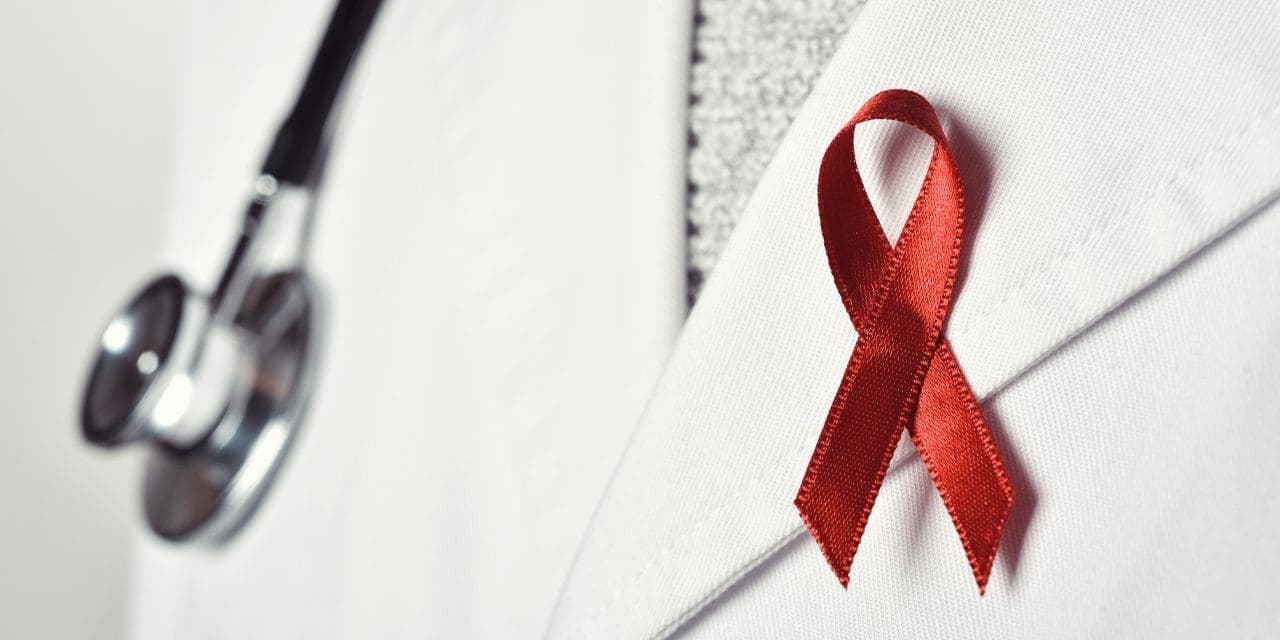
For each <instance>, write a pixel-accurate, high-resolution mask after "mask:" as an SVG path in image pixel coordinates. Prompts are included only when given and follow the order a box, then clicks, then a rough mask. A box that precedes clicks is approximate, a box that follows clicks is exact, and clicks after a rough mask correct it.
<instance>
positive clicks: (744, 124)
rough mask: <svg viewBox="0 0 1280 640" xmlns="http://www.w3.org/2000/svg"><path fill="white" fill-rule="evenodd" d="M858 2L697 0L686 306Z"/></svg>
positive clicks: (690, 112) (821, 0) (833, 48)
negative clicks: (687, 298) (687, 300)
mask: <svg viewBox="0 0 1280 640" xmlns="http://www.w3.org/2000/svg"><path fill="white" fill-rule="evenodd" d="M864 1H865V0H699V2H698V12H697V22H696V24H695V28H694V43H693V66H692V70H691V73H690V86H689V92H690V108H689V129H690V136H689V139H690V142H689V147H690V148H689V209H688V216H689V229H688V234H689V302H690V304H692V303H693V301H694V299H695V298H696V297H697V294H698V289H699V288H700V287H701V285H702V282H703V280H704V279H705V278H706V276H707V275H709V274H710V273H711V270H712V268H714V267H715V264H716V259H717V258H718V257H719V256H720V251H721V249H723V248H724V245H725V242H727V241H728V239H729V234H730V233H731V232H732V231H733V227H734V225H735V224H736V223H737V221H738V217H739V216H740V215H741V214H742V210H743V208H744V207H745V206H746V204H747V200H748V198H750V196H751V192H752V191H753V190H754V189H755V186H756V182H758V181H759V179H760V176H761V174H763V173H764V169H765V166H766V165H768V163H769V160H770V158H772V157H773V153H774V151H775V150H776V149H777V147H778V144H779V143H781V141H782V137H783V135H785V134H786V132H787V128H788V127H789V126H790V125H791V119H792V118H793V117H795V114H796V111H797V110H799V108H800V105H802V104H803V103H804V100H805V98H806V97H808V95H809V91H810V89H812V88H813V83H814V82H815V81H816V80H817V79H818V76H819V75H821V73H822V70H823V69H824V68H825V67H826V65H827V62H828V61H829V60H830V59H831V56H832V55H833V54H834V53H835V50H836V46H837V45H838V44H839V43H840V39H841V38H842V37H843V36H844V33H845V32H846V31H847V30H848V28H849V25H851V24H852V23H853V20H854V17H855V16H856V15H857V13H858V11H859V9H860V8H861V6H862V4H863V2H864Z"/></svg>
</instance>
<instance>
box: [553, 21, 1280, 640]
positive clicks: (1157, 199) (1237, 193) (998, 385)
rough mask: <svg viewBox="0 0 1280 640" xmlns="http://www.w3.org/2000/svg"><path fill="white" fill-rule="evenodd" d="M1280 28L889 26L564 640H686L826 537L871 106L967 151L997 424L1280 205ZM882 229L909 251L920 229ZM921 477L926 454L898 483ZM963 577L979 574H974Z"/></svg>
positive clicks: (764, 252)
mask: <svg viewBox="0 0 1280 640" xmlns="http://www.w3.org/2000/svg"><path fill="white" fill-rule="evenodd" d="M1030 5H1039V6H1030ZM1226 13H1230V12H1226ZM1275 13H1276V12H1275V11H1274V10H1272V9H1268V8H1266V6H1265V5H1263V4H1259V6H1258V8H1257V10H1256V11H1254V12H1250V11H1244V10H1242V11H1240V12H1238V14H1236V15H1250V14H1254V15H1256V16H1257V18H1256V20H1255V21H1254V22H1252V23H1251V24H1237V23H1232V22H1230V20H1231V18H1230V17H1229V16H1223V15H1217V14H1216V13H1215V12H1214V11H1213V8H1212V7H1211V6H1208V5H1206V6H1203V7H1199V6H1197V7H1195V8H1193V9H1187V6H1186V5H1180V4H1178V3H1176V2H1172V1H1170V2H1169V3H1168V6H1167V7H1164V8H1163V9H1161V8H1153V7H1145V11H1139V10H1137V9H1134V8H1123V9H1117V8H1116V6H1115V5H1113V4H1111V3H1108V2H1105V1H1102V0H1099V2H1097V3H1093V2H1084V3H1072V4H1071V5H1064V6H1061V7H1058V6H1057V5H1053V4H1052V3H1047V4H1046V3H1025V5H1024V4H1021V3H1020V4H1018V5H1016V6H1014V5H1013V3H1010V4H1009V5H1004V4H1002V3H986V2H975V3H952V4H948V5H945V6H944V5H935V4H934V3H930V2H889V1H887V0H882V1H880V2H871V3H870V4H869V5H868V6H867V7H866V8H865V9H864V10H863V12H862V14H861V15H860V16H859V17H858V20H857V22H856V23H855V25H854V27H853V29H852V30H851V32H850V33H849V35H848V36H847V38H846V40H845V42H844V43H843V45H842V46H841V47H840V49H839V51H838V52H837V54H836V56H835V57H834V59H833V61H832V62H831V64H830V66H829V68H828V70H827V71H826V72H825V74H824V76H823V77H822V78H821V80H820V81H819V83H818V84H817V86H816V87H815V88H814V90H813V92H812V93H811V95H810V97H809V99H808V101H807V103H806V106H805V107H804V109H803V110H802V111H801V113H800V114H799V116H798V117H797V119H796V120H795V122H794V123H793V126H792V129H791V131H790V132H789V134H788V136H787V138H786V140H785V141H784V143H783V144H782V146H781V148H780V149H779V150H778V152H777V154H776V156H775V158H774V161H773V163H772V164H771V165H770V167H769V169H768V171H767V172H766V175H765V176H764V177H763V179H762V181H761V182H760V184H759V185H758V187H757V190H756V192H755V194H754V196H753V198H752V200H751V203H750V205H749V206H748V208H747V210H746V212H745V214H744V216H743V218H742V221H741V223H740V225H739V227H738V230H737V231H736V232H735V236H734V238H733V240H732V242H731V243H730V246H729V247H728V248H727V249H726V251H725V253H724V255H723V257H722V259H721V261H720V263H719V266H718V267H717V270H716V273H715V274H714V276H713V277H712V278H711V280H710V281H709V282H708V285H707V287H706V289H705V290H704V293H703V297H702V300H701V301H700V302H699V303H698V306H697V307H696V308H695V309H694V311H693V313H692V315H691V316H690V318H689V320H688V322H687V325H686V327H685V330H684V333H683V335H682V336H681V339H680V341H679V344H678V346H677V349H676V351H675V353H674V355H673V357H672V360H671V361H670V364H669V365H668V368H667V370H666V372H665V373H664V375H663V377H662V379H661V381H660V383H659V385H658V388H657V390H656V391H655V393H654V395H653V397H652V399H651V401H650V404H649V406H648V409H647V411H646V413H645V415H644V417H643V418H642V419H641V421H640V423H639V424H638V426H637V428H636V430H635V432H634V434H633V436H632V439H631V442H630V444H629V446H628V449H627V452H626V454H625V455H624V458H623V460H622V462H621V464H620V466H619V467H618V469H617V470H616V473H615V476H614V478H613V480H612V483H611V485H610V487H609V489H608V490H607V491H606V494H605V497H604V499H603V501H602V503H601V504H600V506H599V508H598V511H597V513H596V516H595V518H594V521H593V524H592V527H591V529H590V530H589V532H588V534H587V536H586V538H585V540H584V542H583V544H582V546H581V548H580V550H579V554H578V558H577V561H576V563H575V567H574V569H573V570H572V572H571V573H570V576H569V578H568V580H567V583H566V585H565V588H564V590H563V592H562V594H561V598H560V601H559V605H558V608H557V611H556V613H555V616H554V618H553V622H552V626H551V628H550V633H549V635H550V636H551V637H606V636H607V637H619V638H632V637H653V636H663V635H668V634H670V633H671V632H673V631H674V630H675V629H677V628H678V627H679V626H680V625H681V624H682V623H683V622H685V621H687V620H688V619H689V618H690V617H691V616H693V615H695V614H696V613H697V612H698V611H699V610H700V609H702V607H703V606H705V605H706V604H707V603H708V602H711V601H712V600H714V599H715V598H716V597H717V596H718V595H719V594H721V593H723V592H724V590H725V589H727V588H728V587H729V586H731V585H732V584H733V583H734V582H736V581H737V580H738V579H740V578H741V577H742V576H743V575H744V574H746V573H747V572H748V571H749V570H750V569H752V568H753V567H754V566H756V565H757V564H759V563H760V562H762V561H763V560H764V559H766V558H768V557H769V556H770V555H771V554H772V553H773V552H774V551H775V550H777V549H778V548H779V547H781V546H782V545H783V544H785V543H786V542H787V541H788V540H791V539H793V538H794V537H795V536H797V535H801V534H802V533H803V527H802V525H801V522H800V519H799V517H798V516H797V514H796V511H795V509H794V507H793V506H792V500H793V498H794V497H795V493H796V489H797V487H798V486H799V482H800V479H801V477H802V476H803V474H804V469H805V465H806V463H807V461H808V459H809V455H810V453H811V451H812V449H813V446H814V443H815V441H816V439H817V437H818V434H819V431H820V430H821V428H822V424H823V418H824V417H825V415H826V412H827V409H828V407H829V406H830V403H831V399H832V397H833V394H834V392H835V390H836V387H837V386H838V384H839V381H840V377H841V373H842V371H843V369H844V367H845V364H846V363H847V359H848V356H849V354H850V352H851V350H852V348H853V344H854V341H855V338H856V334H855V333H854V331H853V328H852V326H851V325H850V323H849V319H848V317H847V315H846V314H845V311H844V309H843V308H842V307H841V305H840V301H839V298H838V296H837V294H836V291H835V288H834V286H833V285H832V281H831V275H830V272H829V270H828V267H827V264H826V258H825V253H824V252H823V246H822V236H821V232H820V230H819V226H818V216H817V208H816V207H817V205H816V195H815V191H816V188H815V186H816V185H815V183H816V176H817V167H818V162H819V160H820V157H821V153H822V150H823V148H824V147H825V145H826V143H827V142H828V141H829V140H830V138H831V136H832V135H833V134H834V133H835V131H836V130H837V129H838V128H839V127H840V126H841V125H842V124H843V123H844V122H845V121H846V120H847V119H848V118H849V117H850V116H851V115H852V114H853V112H854V111H855V110H856V109H857V107H858V105H859V104H861V103H862V102H863V101H864V100H865V99H866V98H867V97H869V96H871V95H872V94H874V93H875V92H877V91H879V90H882V89H886V88H890V87H903V88H909V89H914V90H916V91H919V92H920V93H922V94H923V95H925V96H926V97H928V98H929V99H930V100H931V101H933V103H934V104H935V106H936V107H937V108H938V111H939V113H940V115H941V117H942V119H943V122H944V127H945V128H946V129H947V131H948V135H949V136H950V137H951V140H952V145H953V148H954V149H955V152H956V155H957V160H958V162H959V164H960V165H961V170H962V173H963V174H964V178H965V184H966V190H967V195H968V208H969V217H970V227H969V231H968V233H969V239H970V240H969V242H970V247H969V249H968V251H967V254H966V256H965V258H964V259H965V263H966V266H965V268H964V269H963V271H962V273H961V280H960V283H961V284H960V287H961V288H960V291H959V295H958V298H957V300H956V302H955V306H954V309H953V312H952V315H951V319H950V322H949V325H948V327H947V329H946V335H947V337H948V338H949V339H950V341H951V344H952V346H953V348H954V351H955V353H956V355H957V358H958V359H959V361H960V363H961V366H962V367H963V368H964V370H965V372H966V374H967V376H968V377H969V380H970V382H971V385H972V387H973V389H974V391H975V393H976V394H977V395H978V397H979V398H982V399H989V398H990V397H992V396H993V395H994V394H996V393H998V392H999V391H1000V390H1001V389H1002V388H1004V387H1006V386H1008V385H1010V384H1012V383H1013V382H1014V381H1016V380H1017V379H1018V377H1019V376H1021V375H1022V374H1023V373H1025V372H1026V371H1028V370H1029V369H1030V368H1032V367H1034V366H1035V365H1036V364H1037V363H1038V362H1040V361H1042V360H1044V359H1046V358H1049V357H1052V355H1053V353H1054V352H1055V351H1056V350H1057V349H1058V348H1059V347H1061V346H1062V345H1064V344H1065V343H1067V342H1068V341H1070V340H1071V339H1072V338H1073V337H1074V336H1077V335H1079V334H1081V333H1082V332H1084V331H1087V330H1088V329H1089V328H1090V327H1091V326H1094V325H1096V324H1097V323H1100V322H1106V321H1107V316H1108V314H1109V313H1110V312H1111V311H1113V310H1115V309H1116V308H1117V307H1119V306H1121V305H1123V304H1124V303H1125V302H1126V301H1127V300H1129V299H1131V298H1132V297H1133V296H1135V295H1138V294H1139V293H1140V292H1142V291H1143V290H1144V289H1145V288H1147V287H1148V286H1150V285H1151V284H1152V283H1153V282H1155V281H1157V280H1158V279H1160V278H1161V277H1162V276H1163V275H1164V274H1167V273H1169V272H1170V271H1171V270H1173V269H1175V268H1177V267H1178V266H1179V265H1182V264H1184V263H1185V262H1187V261H1188V260H1189V259H1191V258H1192V257H1194V256H1195V255H1196V254H1197V252H1199V251H1201V250H1205V249H1206V247H1209V246H1210V245H1212V244H1214V243H1215V241H1216V240H1218V239H1219V238H1221V237H1222V236H1224V235H1226V234H1228V233H1229V232H1230V231H1231V229H1233V228H1234V227H1235V226H1236V225H1237V224H1238V223H1240V222H1241V221H1242V220H1244V219H1246V218H1247V217H1249V216H1250V215H1252V214H1254V213H1256V212H1257V211H1258V210H1259V208H1260V207H1261V206H1262V205H1263V204H1265V203H1266V202H1268V201H1270V199H1272V198H1273V197H1274V195H1275V193H1276V191H1277V188H1280V64H1278V63H1277V62H1276V59H1277V58H1280V56H1275V55H1273V54H1272V53H1268V49H1269V47H1267V46H1264V44H1263V43H1265V42H1267V41H1268V40H1267V39H1268V37H1269V36H1268V34H1270V33H1275V29H1276V26H1277V25H1276V20H1275V18H1274V16H1275ZM1153 16H1154V17H1153ZM1153 21H1154V22H1158V23H1159V24H1154V25H1153V24H1151V23H1152V22H1153ZM956 25H983V27H982V28H981V29H965V28H957V26H956ZM1180 34H1182V35H1187V34H1195V35H1196V37H1195V38H1191V37H1186V38H1184V37H1182V35H1180ZM1188 42H1200V43H1202V44H1203V47H1207V48H1201V47H1198V46H1192V45H1188ZM1134 51H1143V52H1144V53H1143V55H1142V56H1134V55H1133V53H1132V52H1134ZM1205 51H1213V52H1214V55H1213V56H1207V55H1205V54H1204V52H1205ZM1152 60H1160V61H1163V63H1162V64H1158V65H1152V64H1151V61H1152ZM860 131H861V129H860ZM895 135H896V134H894V133H893V131H891V130H890V129H887V128H886V129H884V130H880V131H871V135H868V136H867V140H866V142H865V144H866V146H865V148H864V142H863V140H861V134H860V140H859V146H858V153H859V158H860V160H862V159H868V160H866V162H867V163H873V162H883V160H880V159H882V158H885V157H895V156H896V155H904V154H905V155H907V156H911V155H912V154H913V153H917V152H918V151H919V149H918V148H917V147H919V145H915V142H908V143H905V145H904V143H902V142H901V141H900V140H898V141H895V140H896V138H895ZM917 142H918V141H917ZM913 145H915V146H913ZM889 147H893V148H894V149H896V150H897V153H894V154H890V153H888V148H889ZM885 168H886V169H888V170H889V171H890V172H893V171H895V168H894V167H893V166H889V167H885ZM900 178H901V179H894V180H892V181H893V182H902V183H904V184H907V183H909V184H907V190H906V191H901V190H899V188H898V187H893V186H890V187H885V188H884V190H882V191H881V192H880V193H878V194H877V193H875V192H873V193H872V196H873V200H878V202H877V205H882V204H885V203H888V204H894V203H898V204H900V203H902V202H909V198H910V195H914V194H913V192H914V190H915V189H916V188H917V186H918V181H915V180H913V179H909V178H906V177H900ZM895 190H896V191H895ZM877 209H878V211H880V215H881V219H882V221H883V222H884V223H885V225H886V228H887V229H889V230H890V233H891V237H892V235H893V229H895V228H897V227H899V226H900V225H901V217H902V216H903V215H904V214H905V209H904V208H903V207H901V206H898V207H897V208H896V212H895V207H893V206H888V207H884V208H881V207H880V206H878V207H877ZM1171 321H1176V319H1171ZM1089 373H1090V372H1086V371H1082V372H1081V374H1082V375H1088V374H1089ZM1006 455H1008V456H1012V457H1014V458H1016V457H1017V455H1018V452H1016V451H1007V452H1006ZM914 457H915V452H914V449H913V448H912V447H911V446H910V445H909V444H907V445H906V446H902V447H899V449H898V456H897V459H895V462H894V464H895V465H900V464H903V463H907V462H910V461H911V460H910V459H911V458H914ZM890 473H891V476H892V471H891V472H890ZM890 480H892V477H891V478H890ZM892 489H893V486H892V482H889V483H887V484H886V488H885V490H886V491H891V490H892ZM869 526H870V527H872V528H874V527H875V526H876V521H875V518H874V517H873V518H872V519H871V522H870V523H869ZM860 553H875V548H874V545H864V548H863V549H862V550H861V551H860ZM957 553H958V548H957ZM815 561H820V559H818V558H817V556H816V555H815ZM1000 562H1001V561H1000V560H999V559H997V569H999V565H1000ZM940 570H946V571H956V572H961V573H963V572H965V571H967V567H966V566H965V563H964V560H963V557H962V556H959V555H958V556H957V561H956V563H955V566H954V567H945V568H940ZM857 572H858V566H857V563H856V562H855V564H854V569H853V583H852V584H851V586H850V588H851V589H856V588H858V585H857ZM831 583H832V585H833V588H838V586H836V580H835V578H834V577H833V578H832V580H831ZM1000 583H1001V576H1000V572H999V571H997V573H996V575H995V577H994V578H993V580H992V585H991V587H992V588H993V589H997V590H998V589H1000V588H1001V586H1002V585H1001V584H1000ZM974 597H977V595H976V594H975V595H974Z"/></svg>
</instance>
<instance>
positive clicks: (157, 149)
mask: <svg viewBox="0 0 1280 640" xmlns="http://www.w3.org/2000/svg"><path fill="white" fill-rule="evenodd" d="M180 6H181V5H180V4H179V3H171V2H165V1H164V0H133V1H131V2H98V1H94V0H65V1H63V2H51V3H40V2H7V3H0V301H2V302H0V305H2V306H0V411H2V412H3V413H2V414H0V415H2V416H3V418H0V433H2V434H3V444H0V637H5V638H95V639H96V638H105V639H110V638H118V637H120V634H121V626H122V617H123V614H124V610H125V607H124V603H125V598H126V597H127V593H128V590H127V588H126V585H127V571H128V563H129V549H130V544H131V543H130V539H131V531H132V529H133V527H134V526H135V521H137V519H138V513H139V512H138V508H139V503H138V498H137V493H138V485H137V482H136V480H137V477H138V472H139V465H140V463H141V458H140V457H139V455H138V454H137V452H125V453H123V454H107V453H104V452H101V451H96V450H91V449H89V448H88V447H87V446H86V445H85V444H83V443H82V442H81V441H80V438H79V433H78V431H77V426H76V420H75V419H76V410H77V407H76V405H77V403H78V400H79V399H78V395H79V387H80V384H81V382H82V379H83V377H84V373H85V366H86V359H87V356H88V353H89V350H90V347H91V346H92V344H93V342H94V334H95V332H96V331H97V330H98V329H99V327H100V325H101V324H102V322H103V321H104V320H105V319H106V318H107V315H108V313H109V311H110V310H111V309H113V308H114V307H115V306H117V305H119V304H120V303H121V301H122V300H123V298H124V297H125V296H126V294H127V293H128V291H129V290H130V289H132V288H133V287H135V286H137V285H138V284H139V283H140V282H141V280H142V279H143V278H144V277H146V276H147V275H149V274H150V272H151V270H153V269H155V268H156V267H155V262H154V260H155V255H156V253H157V249H158V247H157V242H158V239H159V237H160V228H159V222H160V219H161V213H162V212H161V208H162V206H163V202H164V193H165V191H164V189H165V176H166V175H167V169H166V167H167V164H168V158H169V154H170V139H171V130H172V119H173V106H174V102H175V100H174V97H175V95H176V86H175V81H176V77H177V52H178V50H179V49H178V47H179V37H180V36H179V34H178V33H177V29H178V26H179V25H180V24H181V20H180V8H179V7H180Z"/></svg>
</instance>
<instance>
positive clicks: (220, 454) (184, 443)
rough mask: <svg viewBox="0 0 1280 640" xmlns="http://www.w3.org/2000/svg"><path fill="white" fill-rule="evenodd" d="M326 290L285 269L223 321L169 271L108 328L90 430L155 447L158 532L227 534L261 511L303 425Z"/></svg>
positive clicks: (151, 483)
mask: <svg viewBox="0 0 1280 640" xmlns="http://www.w3.org/2000/svg"><path fill="white" fill-rule="evenodd" d="M318 297H319V296H318V293H317V291H316V288H315V286H314V285H313V284H312V282H311V281H310V280H309V279H308V278H307V276H306V275H305V274H304V273H303V272H301V271H286V272H282V273H275V274H272V275H268V276H264V277H261V278H257V279H255V280H254V281H252V282H251V283H249V284H248V286H247V288H246V290H245V292H244V294H243V297H242V298H241V300H242V302H241V303H240V304H239V305H238V309H237V310H236V311H235V312H234V313H233V314H230V315H229V316H228V317H226V318H221V319H220V318H218V317H210V314H209V312H208V309H209V307H210V305H209V304H208V303H207V301H206V300H205V299H203V298H201V297H200V296H197V295H194V294H193V293H191V292H190V291H189V290H188V289H187V288H186V287H185V285H183V283H182V281H181V280H180V279H178V278H177V277H176V276H164V277H161V278H159V279H157V280H155V281H153V282H152V283H151V284H149V285H148V286H146V287H144V288H143V290H142V291H141V292H140V293H139V294H138V296H137V297H135V298H134V299H133V300H132V301H131V302H130V303H129V304H128V305H126V307H125V309H124V310H123V311H121V312H120V313H119V314H118V315H117V316H116V317H115V318H113V319H112V321H111V322H110V323H109V324H108V325H107V328H106V330H105V331H104V332H103V336H102V340H101V345H100V349H99V353H98V355H97V358H96V360H95V363H94V365H93V368H92V370H91V373H90V376H89V384H88V386H87V387H86V390H85V396H84V404H83V409H82V414H81V425H82V430H83V432H84V434H85V436H86V438H88V439H89V440H90V441H93V442H95V443H97V444H101V445H105V446H113V445H120V444H125V443H129V442H138V441H143V442H147V443H148V444H149V445H150V454H149V460H148V463H147V468H146V476H145V482H144V488H143V509H144V512H145V514H146V520H147V523H148V524H149V525H150V528H151V529H152V531H154V532H155V533H156V534H157V535H159V536H160V537H162V538H165V539H168V540H173V541H186V540H204V541H210V542H219V541H222V540H225V539H227V538H229V537H230V536H231V535H232V534H233V533H235V532H236V531H237V530H238V529H239V528H240V526H241V525H242V524H243V523H244V522H245V521H246V520H247V519H248V517H249V516H250V515H252V513H253V511H254V509H255V508H256V507H257V505H258V504H259V502H260V501H261V500H262V497H263V496H264V494H265V493H266V491H267V489H268V487H269V486H270V485H271V483H272V480H273V479H274V477H275V475H276V474H277V472H278V471H279V469H280V467H281V463H282V461H283V459H284V457H285V454H286V453H287V451H288V449H289V446H290V444H291V443H292V441H293V439H294V436H295V435H296V433H297V431H298V429H299V426H300V424H301V423H302V419H303V413H304V411H305V409H306V406H307V401H308V397H309V390H310V389H311V388H312V386H313V380H312V378H313V376H314V374H315V370H316V360H317V357H318V353H319V344H320V335H319V334H320V330H319V324H320V321H319V318H320V309H319V300H318Z"/></svg>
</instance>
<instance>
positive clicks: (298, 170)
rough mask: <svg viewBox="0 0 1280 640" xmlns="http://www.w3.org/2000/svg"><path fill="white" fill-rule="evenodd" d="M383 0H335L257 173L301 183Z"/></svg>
mask: <svg viewBox="0 0 1280 640" xmlns="http://www.w3.org/2000/svg"><path fill="white" fill-rule="evenodd" d="M381 5H382V0H338V3H337V5H335V6H334V8H333V15H332V16H330V18H329V26H328V27H326V28H325V32H324V37H323V39H321V41H320V47H319V49H317V50H316V55H315V57H314V58H313V59H312V60H311V69H310V70H309V71H307V79H306V80H305V81H304V82H303V84H302V90H301V91H299V92H298V99H297V101H296V102H294V105H293V110H292V111H290V112H289V115H288V117H286V118H285V120H284V122H283V123H282V124H281V125H280V130H279V131H278V132H276V137H275V140H274V141H273V142H272V144H271V150H270V151H269V152H268V153H267V159H266V161H265V162H263V164H262V172H263V173H265V174H269V175H271V176H274V177H275V178H276V180H278V181H279V182H282V183H288V184H298V185H300V184H303V183H305V182H306V180H307V177H308V176H309V175H310V173H311V171H312V166H313V165H314V164H315V161H316V154H317V151H318V149H319V148H320V143H321V140H322V139H323V137H324V133H325V127H326V126H327V125H328V121H329V114H330V113H331V112H332V111H333V105H334V102H335V101H336V100H337V97H338V94H339V92H341V90H342V84H343V82H344V81H345V80H346V78H347V75H348V74H349V72H350V69H351V66H352V63H353V61H354V60H355V57H356V54H357V53H359V51H360V47H361V45H363V44H364V40H365V37H366V36H368V35H369V29H370V27H371V26H372V25H373V19H374V16H376V15H377V13H378V8H379V7H380V6H381Z"/></svg>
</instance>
